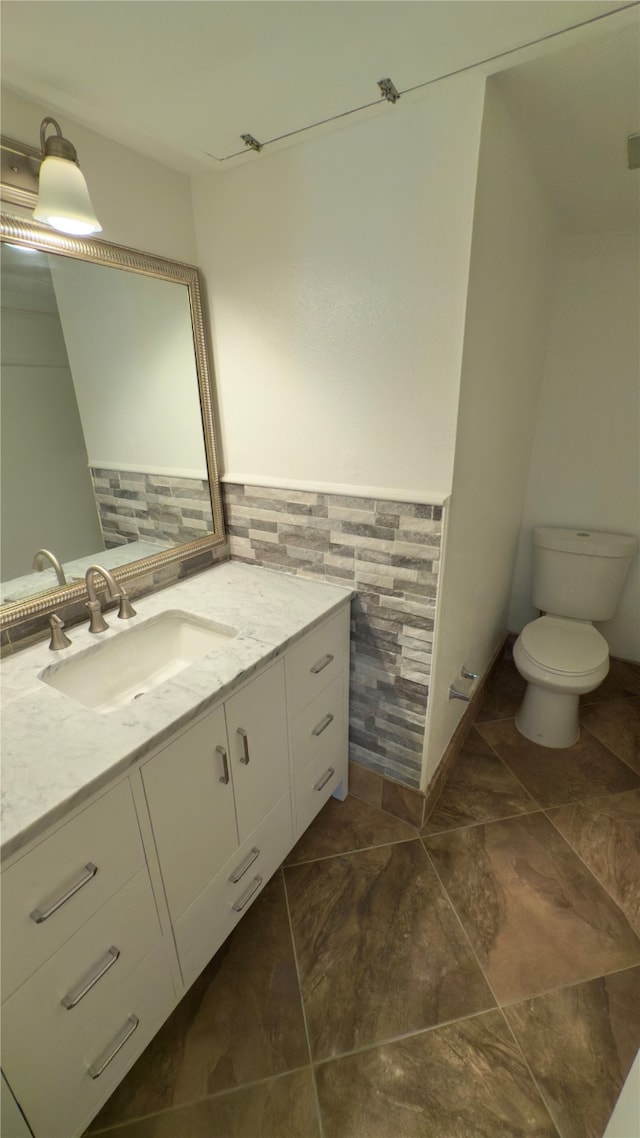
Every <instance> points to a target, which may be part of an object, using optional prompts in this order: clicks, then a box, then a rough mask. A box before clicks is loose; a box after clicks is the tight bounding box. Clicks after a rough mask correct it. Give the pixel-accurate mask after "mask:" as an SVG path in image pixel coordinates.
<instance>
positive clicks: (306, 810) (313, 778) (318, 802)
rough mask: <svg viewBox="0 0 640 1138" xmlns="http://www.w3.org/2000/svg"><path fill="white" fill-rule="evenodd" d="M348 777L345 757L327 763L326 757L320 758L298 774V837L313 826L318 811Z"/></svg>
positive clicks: (296, 779)
mask: <svg viewBox="0 0 640 1138" xmlns="http://www.w3.org/2000/svg"><path fill="white" fill-rule="evenodd" d="M343 750H344V748H343ZM346 777H347V762H346V758H344V757H343V758H342V760H341V761H337V760H336V761H334V762H327V759H326V758H325V756H318V758H317V759H314V760H313V762H311V763H309V766H308V767H306V768H305V770H304V771H302V772H301V773H298V772H296V775H295V786H296V802H295V806H296V827H297V829H296V833H297V835H298V837H299V836H300V835H301V834H303V833H304V831H305V830H306V829H307V826H310V825H311V823H312V822H313V819H314V818H315V816H316V814H317V813H318V811H319V810H320V809H321V807H323V806H324V804H325V802H326V801H327V799H328V798H330V797H331V795H332V794H333V792H334V790H335V789H336V787H337V786H339V784H340V783H341V782H342V781H343V780H344V779H346ZM345 785H346V784H345Z"/></svg>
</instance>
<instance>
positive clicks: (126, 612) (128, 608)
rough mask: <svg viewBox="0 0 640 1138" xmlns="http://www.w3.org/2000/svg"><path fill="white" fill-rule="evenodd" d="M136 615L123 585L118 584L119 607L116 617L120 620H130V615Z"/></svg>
mask: <svg viewBox="0 0 640 1138" xmlns="http://www.w3.org/2000/svg"><path fill="white" fill-rule="evenodd" d="M135 615H136V610H135V609H134V607H133V605H132V604H131V601H130V600H129V598H128V596H127V593H126V589H125V587H124V585H121V586H120V608H119V609H118V617H119V619H120V620H130V619H131V617H132V616H135Z"/></svg>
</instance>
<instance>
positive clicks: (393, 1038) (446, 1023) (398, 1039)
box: [313, 1007, 500, 1067]
mask: <svg viewBox="0 0 640 1138" xmlns="http://www.w3.org/2000/svg"><path fill="white" fill-rule="evenodd" d="M499 1010H500V1009H499V1008H497V1007H495V1008H481V1010H480V1011H478V1012H472V1013H471V1015H468V1016H457V1017H456V1018H455V1019H445V1020H442V1022H441V1023H432V1024H429V1026H428V1027H418V1028H415V1030H413V1031H405V1032H401V1033H399V1034H398V1035H388V1036H385V1037H384V1038H383V1039H375V1040H373V1042H372V1043H363V1044H362V1046H361V1047H354V1048H353V1050H351V1051H340V1052H338V1053H337V1054H335V1055H327V1057H326V1058H325V1059H316V1060H315V1061H314V1063H313V1066H314V1067H324V1066H326V1064H327V1063H337V1062H339V1061H340V1060H341V1059H352V1058H353V1057H354V1055H363V1054H366V1052H367V1051H376V1050H377V1048H378V1047H391V1046H393V1044H394V1043H402V1042H403V1041H404V1040H405V1039H413V1038H414V1036H416V1035H429V1034H430V1033H431V1032H432V1031H439V1030H440V1028H441V1027H452V1026H453V1025H454V1024H457V1023H466V1022H467V1020H470V1019H479V1018H480V1017H481V1016H485V1015H488V1014H489V1013H491V1012H496V1011H499Z"/></svg>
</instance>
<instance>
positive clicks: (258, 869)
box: [174, 791, 292, 987]
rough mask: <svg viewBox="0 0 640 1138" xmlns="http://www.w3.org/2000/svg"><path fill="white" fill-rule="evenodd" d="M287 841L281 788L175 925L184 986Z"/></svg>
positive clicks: (286, 800) (286, 804) (286, 805)
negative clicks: (277, 799)
mask: <svg viewBox="0 0 640 1138" xmlns="http://www.w3.org/2000/svg"><path fill="white" fill-rule="evenodd" d="M291 844H292V827H291V799H290V795H289V792H288V791H287V793H286V794H285V795H284V796H283V798H281V800H280V802H278V803H277V805H276V806H274V808H273V810H271V812H270V813H269V814H268V815H267V817H266V818H265V819H264V820H263V821H262V822H261V824H260V825H259V826H258V827H257V829H256V830H254V832H253V834H251V836H250V837H249V838H248V839H247V841H246V842H244V843H243V844H242V845H241V846H240V847H239V848H238V849H237V850H236V852H235V853H234V855H233V857H231V858H229V860H228V861H227V863H226V865H225V866H224V868H223V869H222V870H221V871H220V873H219V874H218V875H217V876H216V877H215V878H214V880H213V881H211V882H210V883H209V885H208V886H207V888H206V889H204V890H203V891H202V893H201V894H200V896H199V897H196V900H195V901H194V902H193V904H192V905H190V906H189V908H188V909H187V911H186V913H184V914H183V915H182V917H181V918H180V920H179V921H178V922H177V924H176V925H175V928H174V933H175V938H176V947H177V949H178V957H179V959H180V967H181V969H182V976H183V979H184V982H185V984H186V986H187V987H189V986H190V985H191V984H192V983H193V981H194V980H195V979H196V977H197V976H199V975H200V973H201V972H202V969H203V968H204V967H205V965H206V964H207V963H208V962H209V960H210V959H211V957H212V956H213V954H214V952H216V951H217V949H218V948H219V947H220V945H221V944H222V943H223V941H225V940H226V938H227V937H228V935H229V933H230V932H231V931H232V929H234V928H235V926H236V925H237V923H238V921H239V920H240V919H241V917H242V916H243V914H244V913H245V912H246V911H247V909H248V908H249V906H250V905H251V903H252V902H253V900H254V899H255V898H256V897H257V896H258V894H259V893H260V892H261V890H262V889H263V888H264V886H265V885H266V883H267V881H268V880H269V878H270V877H272V876H273V874H274V873H275V871H276V869H277V868H278V866H279V865H280V864H281V863H282V861H283V860H284V858H285V856H286V855H287V853H288V852H289V850H290V849H291ZM234 906H235V907H234Z"/></svg>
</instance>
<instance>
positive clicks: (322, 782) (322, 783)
mask: <svg viewBox="0 0 640 1138" xmlns="http://www.w3.org/2000/svg"><path fill="white" fill-rule="evenodd" d="M335 773H336V772H335V767H329V770H328V771H327V772H326V774H323V776H322V778H321V779H318V782H317V783H316V785H315V786H314V788H313V789H314V790H322V789H323V787H325V786H326V785H327V783H328V782H329V779H331V778H333V776H334V774H335Z"/></svg>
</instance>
